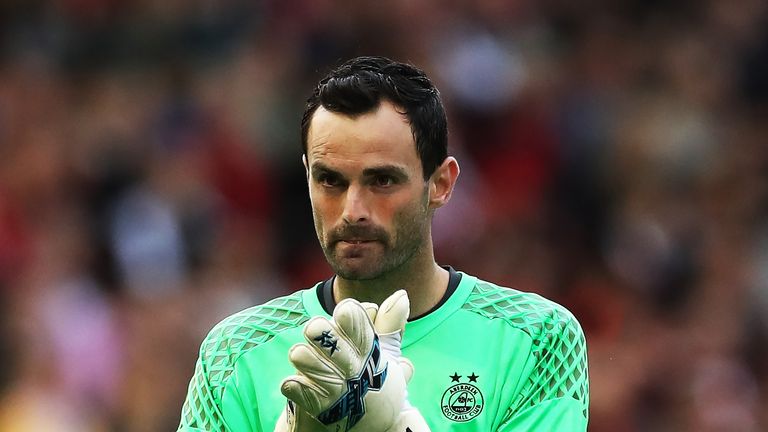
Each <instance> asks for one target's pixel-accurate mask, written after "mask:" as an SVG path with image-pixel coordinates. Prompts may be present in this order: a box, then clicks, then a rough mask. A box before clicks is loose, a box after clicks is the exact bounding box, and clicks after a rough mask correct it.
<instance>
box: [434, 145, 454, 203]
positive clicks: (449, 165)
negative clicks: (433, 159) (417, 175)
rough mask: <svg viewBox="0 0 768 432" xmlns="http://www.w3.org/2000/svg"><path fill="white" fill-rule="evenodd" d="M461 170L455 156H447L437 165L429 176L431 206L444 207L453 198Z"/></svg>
mask: <svg viewBox="0 0 768 432" xmlns="http://www.w3.org/2000/svg"><path fill="white" fill-rule="evenodd" d="M459 172H460V170H459V163H458V162H457V161H456V158H454V157H453V156H448V157H447V158H445V160H444V161H443V163H442V164H440V166H439V167H437V169H436V170H435V172H434V173H432V176H431V177H430V178H429V208H431V209H436V208H439V207H442V206H444V205H445V204H446V203H447V202H448V200H450V199H451V194H452V193H453V187H454V186H455V185H456V180H457V179H458V178H459Z"/></svg>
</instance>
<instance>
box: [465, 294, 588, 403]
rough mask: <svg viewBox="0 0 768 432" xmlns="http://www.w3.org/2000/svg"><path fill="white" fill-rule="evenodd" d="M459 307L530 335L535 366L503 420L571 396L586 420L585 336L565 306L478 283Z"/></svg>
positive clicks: (530, 295)
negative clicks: (499, 320)
mask: <svg viewBox="0 0 768 432" xmlns="http://www.w3.org/2000/svg"><path fill="white" fill-rule="evenodd" d="M463 309H466V310H469V311H472V312H475V313H478V314H480V315H482V316H485V317H488V318H499V319H503V320H504V321H506V322H507V323H509V324H510V325H512V326H513V327H515V328H517V329H520V330H522V331H524V332H526V333H527V334H528V335H530V337H531V339H532V340H533V345H532V347H531V351H532V354H533V356H534V358H535V360H536V365H535V367H534V369H533V371H532V372H531V374H530V375H529V376H528V380H527V382H526V383H525V385H524V386H523V388H522V390H521V391H520V393H519V394H518V396H517V398H516V400H514V401H513V403H512V405H511V407H510V409H509V410H508V412H507V415H506V418H510V417H512V416H513V415H514V414H516V413H518V412H520V411H522V410H524V409H526V408H528V407H531V406H534V405H537V404H539V403H541V402H544V401H547V400H551V399H556V398H562V397H572V398H574V399H576V400H577V401H579V402H580V403H581V404H582V407H583V409H582V414H583V415H584V417H585V418H588V415H589V413H588V409H587V407H588V404H589V379H588V376H587V350H586V341H585V339H584V333H583V332H582V330H581V326H579V323H578V322H577V321H576V319H575V318H574V317H573V315H572V314H571V313H570V312H569V311H568V310H567V309H565V308H564V307H562V306H560V305H558V304H557V303H554V302H552V301H549V300H547V299H545V298H543V297H541V296H539V295H536V294H532V293H524V292H520V291H516V290H513V289H509V288H502V287H499V286H496V285H494V284H491V283H487V282H482V281H478V283H477V285H476V286H475V288H474V290H473V291H472V293H471V294H470V297H469V299H468V300H467V302H466V303H465V304H464V306H463Z"/></svg>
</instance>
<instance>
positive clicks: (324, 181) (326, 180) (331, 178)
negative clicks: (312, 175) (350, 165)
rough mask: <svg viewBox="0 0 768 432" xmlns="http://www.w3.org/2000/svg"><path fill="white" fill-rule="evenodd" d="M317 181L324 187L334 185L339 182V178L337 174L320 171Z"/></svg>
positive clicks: (337, 184)
mask: <svg viewBox="0 0 768 432" xmlns="http://www.w3.org/2000/svg"><path fill="white" fill-rule="evenodd" d="M317 182H318V183H320V185H322V186H325V187H329V188H330V187H336V186H339V185H340V184H341V180H340V179H339V177H338V176H335V175H333V174H329V173H322V174H320V175H318V176H317Z"/></svg>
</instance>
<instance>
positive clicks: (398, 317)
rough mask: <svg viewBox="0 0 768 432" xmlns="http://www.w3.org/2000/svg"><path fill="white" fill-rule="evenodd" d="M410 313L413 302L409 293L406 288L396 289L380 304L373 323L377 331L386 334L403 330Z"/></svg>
mask: <svg viewBox="0 0 768 432" xmlns="http://www.w3.org/2000/svg"><path fill="white" fill-rule="evenodd" d="M410 313H411V303H410V301H409V300H408V293H407V292H405V290H398V291H395V293H394V294H392V295H391V296H389V297H387V299H386V300H384V302H382V303H381V306H379V311H378V313H377V314H376V320H375V321H374V323H373V326H374V328H375V329H376V333H378V334H379V335H386V334H391V333H397V332H402V331H403V330H404V329H405V322H406V321H407V320H408V315H409V314H410Z"/></svg>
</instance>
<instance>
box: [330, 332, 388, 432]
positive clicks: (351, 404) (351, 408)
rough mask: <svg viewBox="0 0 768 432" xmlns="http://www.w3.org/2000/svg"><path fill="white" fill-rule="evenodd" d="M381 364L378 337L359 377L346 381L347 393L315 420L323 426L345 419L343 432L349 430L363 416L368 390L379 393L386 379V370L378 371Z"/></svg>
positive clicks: (374, 340) (375, 338)
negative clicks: (345, 423) (346, 418)
mask: <svg viewBox="0 0 768 432" xmlns="http://www.w3.org/2000/svg"><path fill="white" fill-rule="evenodd" d="M380 362H381V348H380V347H379V337H378V336H375V337H374V339H373V347H372V348H371V352H370V353H368V358H367V359H366V361H365V365H364V366H363V370H362V371H360V375H358V376H357V377H354V378H351V379H348V380H347V391H346V393H344V394H343V395H341V397H340V398H339V399H338V400H337V401H336V402H334V403H333V405H331V406H330V407H328V409H327V410H325V411H323V412H321V413H320V414H318V415H317V419H318V420H320V422H321V423H323V424H325V425H330V424H333V423H336V422H338V421H341V420H342V419H343V418H345V417H349V418H348V420H347V426H346V428H345V429H344V430H349V429H351V428H352V427H353V426H354V425H355V424H357V422H359V421H360V419H362V418H363V415H365V402H364V401H363V398H364V397H365V394H366V393H368V390H371V391H379V390H381V387H382V386H383V385H384V381H385V380H386V379H387V368H386V367H384V369H383V370H379V363H380Z"/></svg>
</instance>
